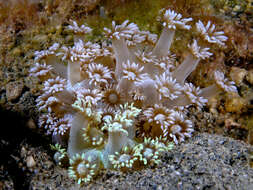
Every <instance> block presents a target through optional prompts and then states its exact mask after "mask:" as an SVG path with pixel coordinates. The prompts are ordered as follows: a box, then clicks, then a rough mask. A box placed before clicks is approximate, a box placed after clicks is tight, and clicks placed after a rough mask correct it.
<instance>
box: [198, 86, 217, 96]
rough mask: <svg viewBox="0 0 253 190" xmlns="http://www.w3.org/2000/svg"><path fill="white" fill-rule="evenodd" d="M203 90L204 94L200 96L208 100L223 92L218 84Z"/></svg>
mask: <svg viewBox="0 0 253 190" xmlns="http://www.w3.org/2000/svg"><path fill="white" fill-rule="evenodd" d="M201 90H202V92H201V93H200V96H202V97H204V98H206V99H210V98H211V97H214V96H216V95H217V94H219V92H220V91H221V89H220V88H219V87H218V86H217V85H216V84H212V85H211V86H208V87H206V88H203V89H201Z"/></svg>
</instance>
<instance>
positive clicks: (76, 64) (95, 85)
mask: <svg viewBox="0 0 253 190" xmlns="http://www.w3.org/2000/svg"><path fill="white" fill-rule="evenodd" d="M159 21H160V22H161V23H162V25H163V27H164V28H163V30H162V33H161V35H160V37H159V39H158V38H157V35H156V34H151V33H150V32H148V31H141V30H140V29H139V28H138V26H137V25H136V24H134V23H129V22H128V21H125V22H123V23H122V24H121V25H116V23H115V22H113V23H112V28H111V29H108V28H105V29H104V33H105V35H106V36H107V37H108V38H109V42H108V41H107V43H105V42H103V43H101V44H97V43H92V42H85V41H84V40H83V39H84V36H85V34H87V33H90V32H91V31H92V30H91V29H90V28H89V27H87V26H85V25H82V26H78V24H77V23H76V22H75V21H73V24H72V25H70V26H68V29H69V30H71V31H73V33H74V34H75V43H74V46H73V47H65V46H60V45H59V44H57V43H56V44H53V46H51V47H50V48H49V49H48V50H43V51H38V52H36V53H35V65H34V67H33V68H32V69H31V75H32V76H35V77H38V78H39V79H40V80H41V81H44V88H43V94H42V95H41V96H39V97H38V99H37V105H38V108H39V110H40V111H41V112H42V113H43V114H42V116H41V117H40V120H39V125H40V126H43V127H44V128H45V129H46V130H47V133H48V134H52V135H53V136H54V137H68V150H67V154H68V157H69V158H70V167H69V175H70V177H72V178H74V179H76V180H77V182H78V183H79V184H80V183H82V182H89V181H90V180H91V179H92V177H93V176H95V175H96V174H97V173H98V172H99V170H100V169H102V168H112V169H120V170H122V171H125V170H129V169H134V168H136V169H137V168H141V167H142V166H144V165H147V164H158V163H159V162H160V156H161V153H162V152H165V151H168V150H170V149H171V148H172V143H171V141H173V142H174V143H176V144H178V143H179V142H182V141H184V140H185V138H186V137H191V135H192V133H193V131H194V126H193V123H192V121H191V120H189V119H187V115H186V113H187V109H186V108H187V107H188V106H190V105H191V106H195V107H196V108H198V109H201V108H202V107H203V106H204V105H205V104H206V103H207V101H208V99H209V98H210V97H212V96H214V95H216V94H217V93H219V92H220V91H221V90H225V91H227V92H236V87H235V86H234V84H233V82H231V81H228V80H227V79H226V78H225V77H224V74H223V73H222V72H220V71H216V72H215V73H214V79H215V81H216V83H215V84H213V85H211V86H209V87H206V88H204V89H200V88H199V87H195V86H194V85H193V84H192V83H188V82H187V81H186V79H187V77H188V76H189V75H190V74H191V73H192V72H193V71H194V70H195V68H196V67H197V65H198V63H199V62H200V61H201V60H203V59H208V58H209V57H210V56H212V53H211V50H210V49H209V48H208V47H206V46H207V45H208V44H209V45H211V46H214V45H216V46H224V45H225V41H226V40H227V38H226V36H224V33H223V32H221V31H216V30H215V25H214V24H212V23H211V22H208V23H207V24H206V25H204V24H203V23H202V22H201V21H198V22H197V23H196V25H195V26H196V27H195V28H196V31H197V32H196V38H195V39H193V40H192V42H191V43H190V44H189V45H188V48H189V51H188V52H187V54H186V56H185V57H184V60H183V61H182V63H180V64H179V63H178V60H179V59H178V57H177V56H176V55H174V54H172V52H171V50H170V49H171V48H170V47H171V44H172V42H173V39H174V35H175V32H176V30H186V31H189V30H191V28H192V26H193V25H190V23H191V22H192V19H191V18H182V15H181V14H178V13H176V12H174V11H172V10H169V9H168V10H162V11H161V16H160V17H159ZM65 65H67V66H65Z"/></svg>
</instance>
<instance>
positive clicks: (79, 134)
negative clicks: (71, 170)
mask: <svg viewBox="0 0 253 190" xmlns="http://www.w3.org/2000/svg"><path fill="white" fill-rule="evenodd" d="M71 125H72V126H71V128H70V134H69V143H68V155H69V157H70V158H71V157H73V156H74V155H76V154H81V153H83V152H85V151H87V148H88V147H87V146H88V144H87V143H85V142H84V140H83V130H82V128H86V127H87V125H88V120H87V119H85V117H83V115H81V114H77V115H76V116H75V117H74V118H73V120H72V124H71Z"/></svg>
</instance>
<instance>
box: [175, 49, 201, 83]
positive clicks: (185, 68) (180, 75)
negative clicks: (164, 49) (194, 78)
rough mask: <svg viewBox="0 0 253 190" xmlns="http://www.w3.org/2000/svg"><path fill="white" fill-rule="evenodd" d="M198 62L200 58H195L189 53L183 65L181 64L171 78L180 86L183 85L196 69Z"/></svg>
mask: <svg viewBox="0 0 253 190" xmlns="http://www.w3.org/2000/svg"><path fill="white" fill-rule="evenodd" d="M199 61H200V58H196V57H195V56H193V55H192V54H191V53H189V54H188V55H187V57H186V58H185V59H184V61H183V63H181V64H180V65H179V66H178V67H177V68H176V70H175V71H174V72H173V74H172V76H173V78H175V79H176V80H177V82H179V83H180V84H184V82H185V79H186V78H187V77H188V76H189V75H190V74H191V73H192V71H194V70H195V69H196V67H197V65H198V63H199Z"/></svg>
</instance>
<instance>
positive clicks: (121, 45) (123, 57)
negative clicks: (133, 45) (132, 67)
mask: <svg viewBox="0 0 253 190" xmlns="http://www.w3.org/2000/svg"><path fill="white" fill-rule="evenodd" d="M112 48H113V51H114V52H115V57H116V69H115V76H116V78H117V80H119V79H120V78H121V77H122V72H123V69H122V67H123V66H122V64H123V63H126V62H127V60H130V61H131V62H133V61H134V59H133V55H131V53H130V51H129V49H128V47H127V44H126V42H125V41H124V39H119V40H116V39H112Z"/></svg>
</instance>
